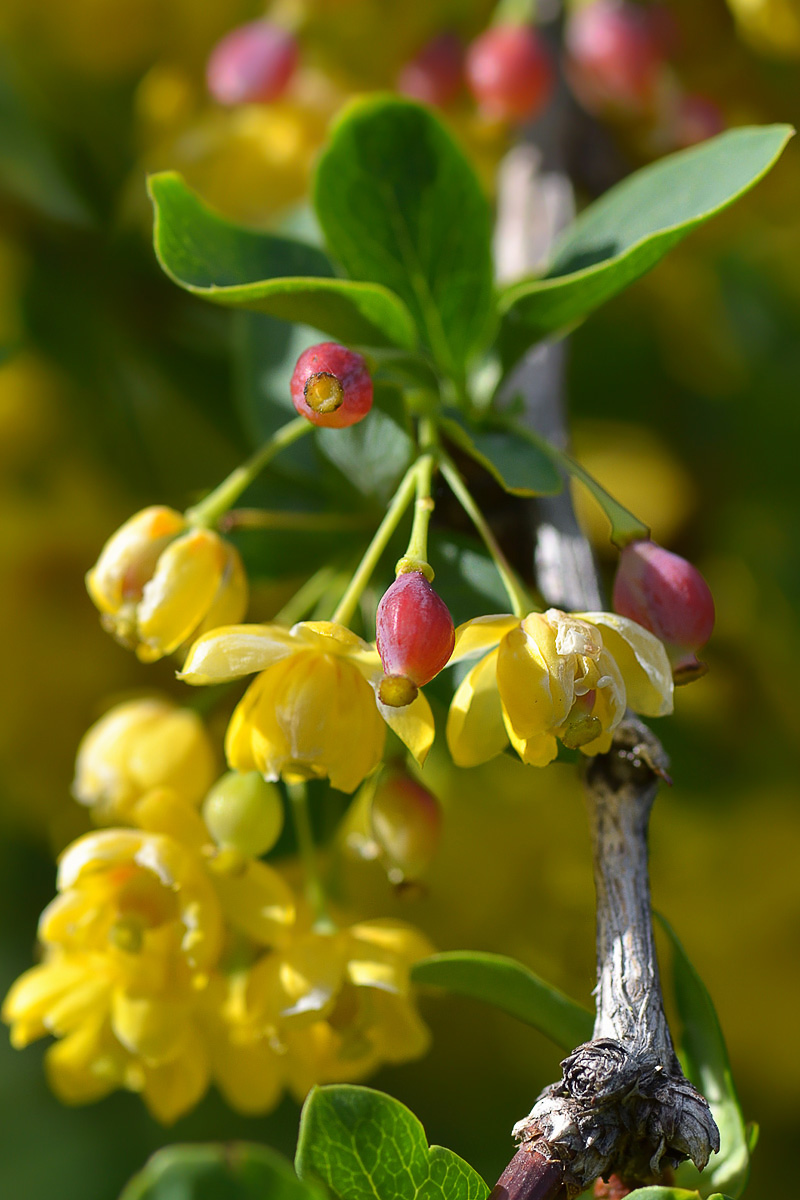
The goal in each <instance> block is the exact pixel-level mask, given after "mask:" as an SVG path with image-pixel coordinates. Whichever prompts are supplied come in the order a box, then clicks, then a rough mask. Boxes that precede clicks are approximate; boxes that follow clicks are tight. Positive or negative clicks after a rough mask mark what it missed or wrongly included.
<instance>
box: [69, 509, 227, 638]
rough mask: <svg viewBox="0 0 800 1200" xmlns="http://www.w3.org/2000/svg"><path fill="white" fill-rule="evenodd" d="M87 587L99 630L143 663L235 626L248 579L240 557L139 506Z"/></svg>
mask: <svg viewBox="0 0 800 1200" xmlns="http://www.w3.org/2000/svg"><path fill="white" fill-rule="evenodd" d="M86 587H87V589H88V591H89V595H90V596H91V598H92V600H93V601H94V603H95V604H96V605H97V607H98V609H99V610H100V613H101V621H102V624H103V627H104V628H105V629H107V630H108V631H109V632H110V633H112V634H113V635H114V637H115V638H116V639H117V640H118V641H120V642H122V644H123V645H125V646H128V647H130V648H131V649H134V650H135V651H136V654H137V656H138V657H139V658H140V659H141V661H142V662H155V661H156V659H159V658H163V657H164V655H165V654H172V653H173V651H175V650H177V649H178V648H179V647H180V646H181V645H182V644H183V643H184V642H186V641H188V639H189V638H195V637H199V636H200V635H201V634H203V633H205V632H206V630H209V629H215V628H216V627H217V626H218V625H225V624H229V623H230V622H232V621H238V620H240V619H241V618H242V617H243V616H244V613H245V610H246V608H247V580H246V577H245V573H244V567H243V566H242V560H241V558H240V557H239V553H238V551H237V550H236V549H235V547H233V546H232V545H231V544H230V543H229V542H226V541H225V540H224V539H223V538H221V537H220V536H219V534H217V533H214V532H213V530H210V529H199V528H192V527H191V526H190V525H189V524H188V522H187V520H186V518H185V517H184V516H183V515H182V514H181V513H179V512H176V511H175V510H174V509H172V508H164V507H161V506H155V507H153V508H145V509H143V510H142V511H141V512H139V513H136V515H135V516H133V517H131V518H130V520H128V521H126V522H125V524H124V525H122V526H121V527H120V528H119V529H118V530H117V532H116V533H115V534H114V535H113V536H112V537H111V538H110V539H109V540H108V541H107V542H106V544H105V546H104V547H103V549H102V551H101V552H100V557H99V558H98V560H97V562H96V564H95V566H94V567H93V568H92V570H91V571H89V573H88V575H87V576H86Z"/></svg>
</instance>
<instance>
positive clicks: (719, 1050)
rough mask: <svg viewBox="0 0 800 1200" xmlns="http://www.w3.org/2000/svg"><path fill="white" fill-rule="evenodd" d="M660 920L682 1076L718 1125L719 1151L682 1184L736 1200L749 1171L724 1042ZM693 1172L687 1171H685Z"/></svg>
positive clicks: (701, 988) (701, 989)
mask: <svg viewBox="0 0 800 1200" xmlns="http://www.w3.org/2000/svg"><path fill="white" fill-rule="evenodd" d="M656 915H657V916H658V919H659V922H660V923H661V926H662V928H663V929H664V930H665V932H666V933H667V935H668V937H669V940H670V942H671V945H672V961H673V974H674V983H675V999H676V1002H677V1006H678V1015H679V1017H680V1020H681V1024H682V1027H683V1028H682V1037H681V1041H680V1045H681V1050H682V1053H683V1057H684V1060H685V1065H686V1074H687V1075H688V1077H689V1079H690V1080H691V1082H692V1083H693V1084H694V1085H695V1087H696V1088H697V1089H698V1090H699V1091H700V1092H702V1094H703V1095H704V1096H705V1098H706V1100H707V1101H708V1103H709V1106H710V1108H711V1112H712V1114H713V1117H714V1120H715V1121H716V1122H717V1126H718V1127H719V1136H720V1151H719V1154H715V1155H713V1156H712V1158H711V1161H710V1163H709V1165H708V1166H707V1167H706V1169H705V1171H704V1172H703V1174H702V1175H699V1174H697V1172H696V1171H694V1168H691V1164H688V1165H687V1164H684V1166H682V1167H681V1168H680V1170H681V1172H682V1173H685V1174H687V1175H688V1176H689V1177H688V1178H686V1179H685V1180H684V1181H685V1182H692V1183H695V1176H696V1180H697V1182H696V1186H697V1187H699V1188H701V1189H702V1191H703V1194H704V1195H707V1194H708V1191H709V1189H712V1190H713V1189H714V1188H724V1189H725V1191H726V1193H728V1194H730V1196H732V1197H733V1200H738V1198H739V1196H741V1195H742V1192H743V1191H744V1189H745V1186H746V1184H747V1178H748V1175H749V1173H750V1154H749V1150H748V1146H747V1130H746V1127H745V1123H744V1118H743V1116H742V1110H741V1107H740V1106H739V1099H738V1097H737V1095H736V1088H735V1087H734V1083H733V1076H732V1074H731V1067H730V1063H729V1061H728V1052H727V1050H726V1048H725V1039H724V1038H723V1036H722V1030H721V1028H720V1024H719V1019H718V1017H717V1014H716V1012H715V1010H714V1004H713V1002H712V1000H711V997H710V996H709V994H708V991H707V990H706V987H705V984H704V983H703V981H702V979H701V978H700V976H699V975H698V973H697V971H696V970H695V969H694V967H693V966H692V964H691V963H690V962H689V959H688V957H687V955H686V951H685V950H684V948H683V946H682V945H681V943H680V942H679V941H678V938H677V937H676V935H675V931H674V930H673V928H672V926H671V925H670V924H669V922H668V921H666V920H665V919H664V917H662V916H661V915H660V914H656ZM689 1168H691V1170H689Z"/></svg>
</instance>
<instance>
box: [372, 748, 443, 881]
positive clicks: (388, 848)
mask: <svg viewBox="0 0 800 1200" xmlns="http://www.w3.org/2000/svg"><path fill="white" fill-rule="evenodd" d="M370 828H371V833H372V837H373V838H374V840H375V842H376V843H377V845H378V847H379V851H380V855H381V858H382V859H383V860H384V862H385V864H386V866H387V868H388V874H389V879H390V880H391V882H392V883H396V884H404V883H413V882H416V881H417V880H418V879H419V878H420V876H422V875H423V874H424V873H425V871H426V870H427V868H428V867H429V865H430V863H431V861H432V859H433V857H434V855H435V853H436V851H437V849H438V846H439V838H440V835H441V828H442V810H441V808H440V806H439V801H438V800H437V799H436V797H435V796H434V795H433V793H432V792H429V791H428V789H427V788H426V787H423V786H422V784H421V783H417V781H416V780H415V779H412V778H411V777H410V776H409V775H406V773H405V771H397V772H392V773H391V774H389V775H388V777H387V776H381V781H380V783H379V784H378V787H377V790H376V792H375V795H374V796H373V798H372V805H371V807H370Z"/></svg>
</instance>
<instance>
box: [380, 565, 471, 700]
mask: <svg viewBox="0 0 800 1200" xmlns="http://www.w3.org/2000/svg"><path fill="white" fill-rule="evenodd" d="M375 629H376V635H377V636H376V640H377V644H378V653H379V654H380V656H381V662H382V663H383V669H384V671H385V672H386V676H385V678H384V680H383V682H382V683H381V686H380V690H379V695H380V699H381V700H382V701H383V703H384V704H389V705H391V706H392V707H397V708H400V707H402V706H403V705H405V704H410V703H411V701H412V700H413V699H414V698H415V696H416V694H417V688H420V687H422V686H423V684H426V683H428V682H430V680H431V679H433V677H434V675H438V674H439V672H440V671H441V669H442V667H444V666H445V665H446V664H447V661H448V659H449V658H450V655H451V654H452V653H453V645H454V642H455V629H454V627H453V618H452V617H451V616H450V612H449V610H448V608H447V605H446V604H445V602H444V600H442V599H441V597H439V596H437V594H436V592H435V591H434V590H433V588H432V587H431V585H430V584H429V583H428V581H427V579H426V578H425V576H424V575H423V574H422V572H421V571H407V572H406V573H405V574H403V575H398V577H397V579H395V581H394V583H393V584H392V586H391V587H390V588H388V590H387V591H386V592H385V594H384V595H383V597H382V599H381V602H380V604H379V605H378V612H377V614H376V617H375Z"/></svg>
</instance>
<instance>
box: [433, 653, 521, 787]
mask: <svg viewBox="0 0 800 1200" xmlns="http://www.w3.org/2000/svg"><path fill="white" fill-rule="evenodd" d="M447 745H448V746H449V747H450V753H451V755H452V757H453V762H454V763H455V764H456V766H458V767H476V766H478V765H479V764H480V763H484V762H488V761H489V759H490V758H494V757H495V755H497V754H500V753H501V752H502V751H503V750H505V748H506V746H507V745H508V737H507V735H506V730H505V725H504V723H503V706H502V704H501V703H500V693H499V692H498V690H497V650H493V651H492V653H491V654H487V655H486V657H485V658H482V659H481V661H480V662H479V663H476V665H475V666H474V667H473V668H472V670H471V671H470V672H469V674H468V675H466V676H465V678H464V679H463V680H462V681H461V684H460V685H459V687H458V688H457V690H456V693H455V695H454V696H453V702H452V704H451V705H450V712H449V713H448V716H447Z"/></svg>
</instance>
